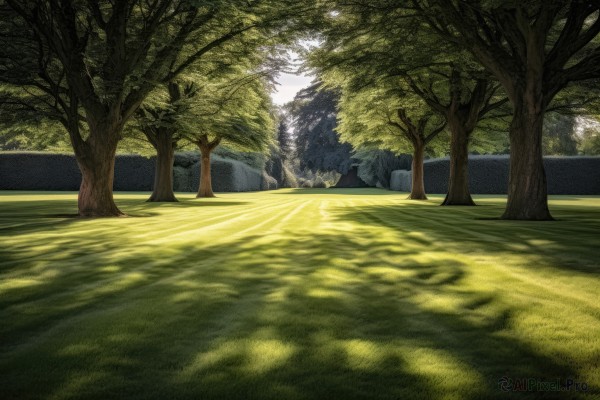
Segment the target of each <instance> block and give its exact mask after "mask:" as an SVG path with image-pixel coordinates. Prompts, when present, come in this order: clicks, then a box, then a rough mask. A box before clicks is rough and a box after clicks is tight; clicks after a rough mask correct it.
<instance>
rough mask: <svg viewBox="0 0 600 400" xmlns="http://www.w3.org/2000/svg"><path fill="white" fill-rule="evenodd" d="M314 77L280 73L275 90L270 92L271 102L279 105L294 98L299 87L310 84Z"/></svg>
mask: <svg viewBox="0 0 600 400" xmlns="http://www.w3.org/2000/svg"><path fill="white" fill-rule="evenodd" d="M313 79H314V77H310V76H306V75H300V74H298V75H294V74H280V75H279V77H278V78H277V82H279V85H277V92H274V93H271V97H272V98H273V102H274V103H275V104H277V105H278V106H281V105H283V104H285V103H287V102H288V101H291V100H293V99H294V96H295V95H296V93H298V91H299V90H300V89H303V88H305V87H307V86H309V85H310V82H311V81H312V80H313Z"/></svg>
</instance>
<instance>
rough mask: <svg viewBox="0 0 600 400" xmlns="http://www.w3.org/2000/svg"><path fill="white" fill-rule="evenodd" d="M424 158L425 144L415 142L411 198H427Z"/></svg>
mask: <svg viewBox="0 0 600 400" xmlns="http://www.w3.org/2000/svg"><path fill="white" fill-rule="evenodd" d="M424 159H425V145H424V144H422V143H417V144H414V145H413V159H412V187H411V190H410V195H409V196H408V198H409V199H410V200H427V195H426V194H425V180H424V172H423V161H424Z"/></svg>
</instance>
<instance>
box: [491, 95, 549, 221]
mask: <svg viewBox="0 0 600 400" xmlns="http://www.w3.org/2000/svg"><path fill="white" fill-rule="evenodd" d="M517 101H518V103H520V104H516V105H514V110H513V119H512V122H511V125H510V174H509V182H508V199H507V204H506V210H505V211H504V215H502V219H514V220H531V221H550V220H552V219H553V218H552V216H551V215H550V210H549V209H548V186H547V183H546V173H545V171H544V162H543V157H542V127H543V122H544V107H543V106H542V105H541V104H542V97H541V96H534V95H532V94H531V93H529V94H528V92H525V94H524V95H522V96H520V98H519V99H517Z"/></svg>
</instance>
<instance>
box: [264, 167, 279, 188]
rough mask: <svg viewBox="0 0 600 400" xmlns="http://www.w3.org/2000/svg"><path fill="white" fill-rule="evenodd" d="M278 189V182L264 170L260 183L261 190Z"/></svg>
mask: <svg viewBox="0 0 600 400" xmlns="http://www.w3.org/2000/svg"><path fill="white" fill-rule="evenodd" d="M277 188H278V185H277V180H276V179H275V178H273V177H272V176H270V175H269V174H267V172H266V171H264V170H263V171H262V176H261V182H260V190H275V189H277Z"/></svg>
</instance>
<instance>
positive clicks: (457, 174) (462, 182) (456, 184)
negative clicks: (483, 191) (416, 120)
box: [441, 120, 475, 206]
mask: <svg viewBox="0 0 600 400" xmlns="http://www.w3.org/2000/svg"><path fill="white" fill-rule="evenodd" d="M448 122H449V126H450V134H451V139H450V177H449V179H448V193H447V194H446V198H445V199H444V202H443V203H442V204H441V205H443V206H474V205H475V202H474V201H473V199H472V198H471V193H470V192H469V136H470V135H469V133H468V131H467V129H465V127H464V126H462V124H461V123H460V121H452V120H450V121H448Z"/></svg>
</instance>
